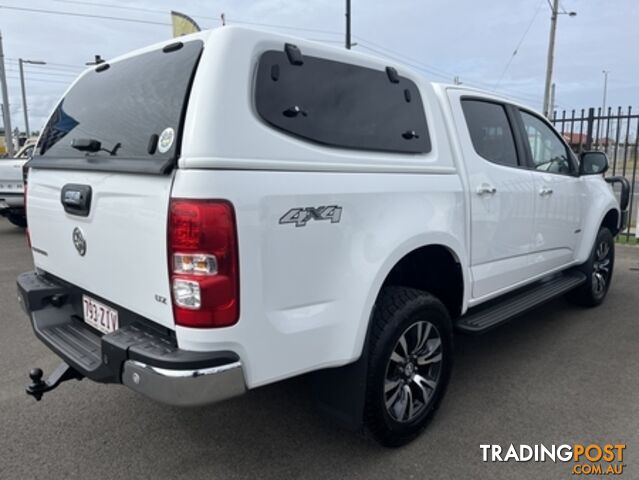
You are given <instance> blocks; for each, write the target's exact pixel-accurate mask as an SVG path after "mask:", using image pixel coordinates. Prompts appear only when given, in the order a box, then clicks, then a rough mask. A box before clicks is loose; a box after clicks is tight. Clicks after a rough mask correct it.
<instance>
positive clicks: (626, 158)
mask: <svg viewBox="0 0 639 480" xmlns="http://www.w3.org/2000/svg"><path fill="white" fill-rule="evenodd" d="M550 121H551V122H552V123H553V124H554V125H555V127H556V128H557V130H559V131H560V132H561V134H562V136H563V137H564V138H565V139H566V141H567V142H568V143H569V144H570V146H571V147H572V149H573V150H574V151H575V152H576V153H577V154H579V153H581V152H584V151H587V150H599V151H602V152H606V154H607V155H608V158H609V160H610V168H609V169H608V172H607V173H606V175H610V176H614V175H619V176H623V177H625V178H626V179H627V180H628V181H629V182H630V189H631V191H630V205H629V207H628V217H629V221H628V226H627V227H626V230H624V232H623V234H625V236H626V239H628V238H629V237H630V235H631V234H632V233H631V232H632V231H636V228H637V226H636V219H635V217H636V213H635V209H636V208H639V204H638V202H639V174H638V172H637V160H638V158H637V157H638V156H639V155H638V150H639V113H633V111H632V107H628V109H627V110H625V109H622V108H621V107H618V108H617V109H613V108H612V107H608V109H607V110H606V111H605V112H602V108H601V107H599V108H588V109H584V108H582V109H581V110H571V111H566V110H564V111H562V112H561V113H559V112H557V111H555V112H553V116H552V118H551V119H550Z"/></svg>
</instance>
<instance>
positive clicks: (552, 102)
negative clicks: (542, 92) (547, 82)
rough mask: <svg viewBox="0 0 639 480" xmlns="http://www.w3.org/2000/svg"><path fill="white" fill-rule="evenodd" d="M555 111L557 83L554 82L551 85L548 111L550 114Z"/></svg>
mask: <svg viewBox="0 0 639 480" xmlns="http://www.w3.org/2000/svg"><path fill="white" fill-rule="evenodd" d="M554 111H555V83H554V82H553V84H552V85H551V86H550V110H549V111H548V115H552V114H553V112H554ZM549 118H550V117H549Z"/></svg>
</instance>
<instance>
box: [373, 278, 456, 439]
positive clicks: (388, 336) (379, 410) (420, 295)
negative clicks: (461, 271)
mask: <svg viewBox="0 0 639 480" xmlns="http://www.w3.org/2000/svg"><path fill="white" fill-rule="evenodd" d="M372 321H373V324H372V326H371V329H372V330H371V332H370V338H369V365H368V378H367V385H366V404H365V410H364V420H365V424H366V426H367V428H368V430H370V432H371V433H372V434H373V436H374V437H375V438H376V439H377V440H378V441H379V442H380V443H381V444H382V445H384V446H388V447H398V446H401V445H404V444H406V443H408V442H410V441H411V440H413V439H414V438H415V437H416V436H417V435H419V433H420V432H421V431H422V430H423V429H424V428H425V427H426V425H427V424H428V422H429V421H430V420H431V418H432V417H433V414H434V413H435V410H436V409H437V407H438V406H439V403H440V401H441V400H442V398H443V396H444V393H445V391H446V387H447V385H448V380H449V379H450V374H451V369H452V365H453V333H452V323H451V320H450V316H449V315H448V311H447V310H446V308H445V307H444V305H443V304H442V303H441V302H440V301H439V300H438V299H437V298H435V297H434V296H433V295H431V294H429V293H426V292H422V291H420V290H415V289H412V288H403V287H386V288H384V289H383V290H382V291H381V293H380V296H379V298H378V300H377V303H376V305H375V311H374V314H373V320H372Z"/></svg>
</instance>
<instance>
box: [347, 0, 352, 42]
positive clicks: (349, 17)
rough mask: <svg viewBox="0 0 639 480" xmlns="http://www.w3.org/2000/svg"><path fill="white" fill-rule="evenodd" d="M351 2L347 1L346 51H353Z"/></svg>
mask: <svg viewBox="0 0 639 480" xmlns="http://www.w3.org/2000/svg"><path fill="white" fill-rule="evenodd" d="M351 45H352V44H351V0H346V49H347V50H350V49H351Z"/></svg>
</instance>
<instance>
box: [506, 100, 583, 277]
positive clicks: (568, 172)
mask: <svg viewBox="0 0 639 480" xmlns="http://www.w3.org/2000/svg"><path fill="white" fill-rule="evenodd" d="M518 114H519V116H520V117H519V118H520V119H521V127H522V129H523V137H524V138H525V142H524V143H525V144H526V146H527V147H528V148H527V152H526V154H527V157H528V162H529V164H530V167H531V172H532V175H533V178H534V183H535V222H534V227H533V245H532V251H531V254H532V255H531V256H530V263H531V270H530V272H531V274H532V275H536V274H542V273H546V272H549V271H551V270H554V269H557V268H560V267H562V266H564V265H566V264H568V263H570V262H572V260H573V259H574V254H575V248H576V246H577V245H578V243H579V242H578V241H579V238H580V235H581V226H582V225H581V205H582V204H583V203H582V202H583V199H582V195H581V193H582V189H581V182H580V180H579V177H578V176H577V165H576V163H575V161H574V158H573V156H572V155H571V153H570V150H569V149H568V146H567V145H566V144H565V142H564V141H563V140H562V139H561V137H560V136H559V134H558V133H557V132H556V131H555V130H554V128H552V127H551V126H550V125H549V124H548V123H547V122H546V121H545V120H543V119H542V118H541V117H539V116H538V115H536V114H534V113H531V112H528V111H524V110H519V111H518Z"/></svg>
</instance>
